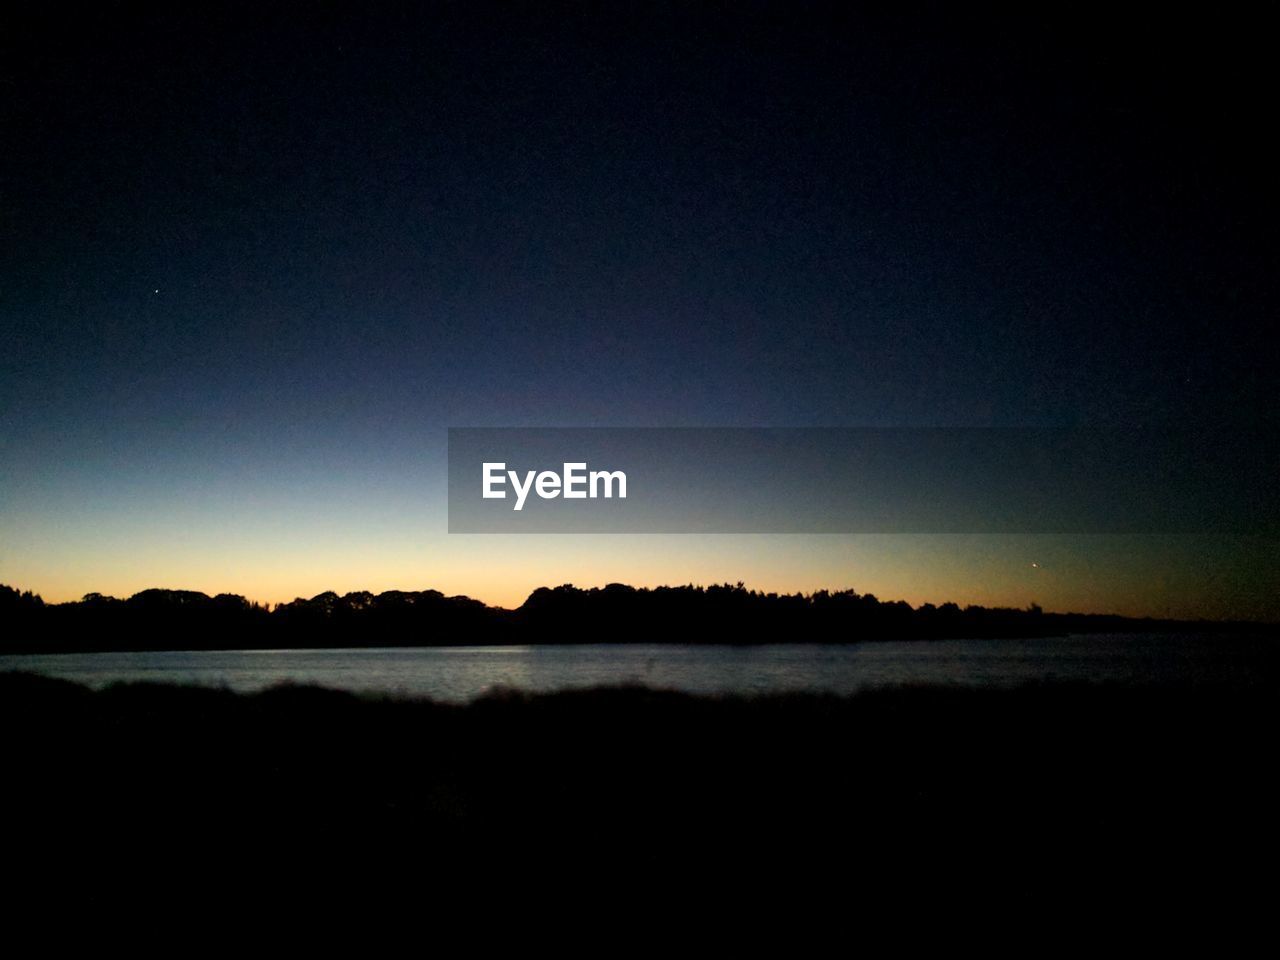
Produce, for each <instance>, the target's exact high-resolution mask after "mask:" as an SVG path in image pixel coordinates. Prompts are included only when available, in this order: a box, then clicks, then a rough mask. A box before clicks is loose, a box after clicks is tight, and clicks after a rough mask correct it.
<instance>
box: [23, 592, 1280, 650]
mask: <svg viewBox="0 0 1280 960" xmlns="http://www.w3.org/2000/svg"><path fill="white" fill-rule="evenodd" d="M1260 627H1261V628H1264V629H1269V630H1274V625H1271V626H1270V627H1267V625H1258V624H1248V623H1238V622H1237V623H1224V622H1220V621H1212V622H1205V621H1176V620H1155V619H1147V618H1144V619H1135V618H1127V617H1121V616H1116V615H1110V614H1079V613H1046V612H1045V611H1043V610H1041V609H1040V607H1039V606H1037V605H1035V604H1032V605H1031V606H1029V607H1027V608H1025V609H1015V608H1008V607H983V606H977V605H969V606H965V607H961V606H959V605H958V604H955V603H943V604H941V605H934V604H932V603H925V604H921V605H920V606H917V607H913V606H911V605H910V604H908V603H906V602H905V601H902V600H896V601H882V600H880V599H878V598H877V597H876V596H874V595H873V594H870V593H862V594H860V593H858V592H857V591H855V590H839V591H828V590H819V591H816V592H814V593H791V594H786V593H783V594H780V593H766V592H762V591H759V590H752V589H748V588H747V587H746V586H744V585H743V584H742V583H737V584H728V583H724V584H713V585H711V586H694V585H692V584H689V585H684V586H662V587H632V586H627V585H625V584H620V583H613V584H609V585H607V586H604V587H592V588H587V589H584V588H580V587H575V586H572V585H569V584H566V585H564V586H559V587H539V588H538V589H537V590H535V591H534V592H533V593H532V594H530V596H529V598H528V599H527V600H526V601H525V602H524V603H523V604H522V605H521V606H519V607H518V608H516V609H514V610H509V609H505V608H501V607H492V606H488V605H486V604H484V603H482V602H481V601H479V600H474V599H472V598H470V597H465V596H452V597H451V596H445V595H444V594H443V593H441V592H440V591H438V590H421V591H403V590H388V591H385V592H383V593H378V594H374V593H371V592H369V591H356V592H352V593H347V594H343V595H339V594H337V593H335V592H333V591H328V592H325V593H321V594H318V595H317V596H314V597H311V598H310V599H305V598H301V597H299V598H298V599H296V600H293V601H292V602H290V603H281V604H277V605H276V606H274V607H272V606H270V605H265V604H259V603H253V602H250V601H249V600H247V599H245V598H244V597H241V596H238V595H235V594H227V593H223V594H218V595H216V596H209V595H208V594H205V593H200V592H198V591H194V590H166V589H150V590H143V591H141V592H140V593H135V594H134V595H133V596H131V597H129V598H127V599H124V600H121V599H117V598H115V597H109V596H104V595H102V594H99V593H90V594H87V595H86V596H85V597H84V598H82V599H81V600H78V601H72V602H68V603H45V602H44V600H43V599H42V598H41V597H40V596H39V595H37V594H34V593H32V592H31V591H25V592H20V591H18V590H17V589H15V588H13V587H9V586H4V585H0V636H2V637H3V639H0V651H3V652H7V653H35V652H46V653H57V652H70V651H94V650H102V651H105V650H161V649H164V650H172V649H182V650H193V649H254V648H257V649H270V648H275V647H369V646H379V647H382V646H458V645H473V644H545V643H562V644H579V643H681V644H714V643H721V644H723V643H732V644H750V643H855V642H863V641H877V640H929V639H945V638H995V637H1041V636H1052V635H1063V634H1068V633H1099V632H1108V633H1109V632H1139V631H1156V630H1163V631H1188V630H1214V631H1218V632H1238V631H1245V630H1249V631H1257V630H1259V629H1260Z"/></svg>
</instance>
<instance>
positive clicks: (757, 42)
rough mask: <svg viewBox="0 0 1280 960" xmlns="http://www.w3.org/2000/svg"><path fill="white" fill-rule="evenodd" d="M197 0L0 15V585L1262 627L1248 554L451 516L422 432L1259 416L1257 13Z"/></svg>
mask: <svg viewBox="0 0 1280 960" xmlns="http://www.w3.org/2000/svg"><path fill="white" fill-rule="evenodd" d="M208 6H210V7H211V9H206V10H199V9H194V10H193V9H182V8H180V7H181V5H179V7H175V6H174V5H133V4H120V5H107V4H102V5H97V6H96V7H95V8H94V9H92V10H85V9H81V8H80V7H78V6H74V7H67V8H65V9H60V8H58V7H56V6H51V7H49V8H47V9H42V10H40V11H15V10H12V9H6V10H5V11H4V12H3V13H0V130H2V131H3V133H2V134H0V136H2V137H3V148H2V149H0V338H2V340H3V344H4V347H3V351H0V582H4V583H9V584H11V585H14V586H17V587H19V588H21V589H32V590H35V591H37V592H39V593H41V594H42V595H43V596H44V597H45V598H46V599H47V600H55V601H62V600H69V599H75V598H78V597H79V596H81V595H83V594H85V593H88V592H90V591H96V592H102V593H108V594H115V595H120V596H124V595H128V594H130V593H132V592H135V591H137V590H140V589H144V588H147V587H153V586H166V587H173V588H188V589H198V590H203V591H205V592H207V593H219V592H232V593H240V594H243V595H245V596H248V597H250V598H251V599H255V600H260V601H268V602H282V601H287V600H291V599H293V598H294V597H295V596H310V595H314V594H315V593H319V592H321V591H323V590H328V589H333V590H337V591H339V592H345V591H348V590H360V589H371V590H375V591H376V590H382V589H426V588H435V589H440V590H443V591H445V592H447V593H465V594H468V595H470V596H474V597H478V598H480V599H482V600H485V601H487V602H491V603H498V604H503V605H516V604H518V603H520V602H521V600H522V599H523V598H524V596H526V595H527V594H528V593H529V592H530V591H531V590H532V589H534V588H535V587H537V586H541V585H544V584H551V585H554V584H558V583H565V582H572V583H576V584H578V585H580V586H591V585H598V584H603V583H607V582H611V581H621V582H628V583H633V584H637V585H654V584H659V583H687V582H695V583H711V582H726V581H727V582H737V581H739V580H741V581H744V582H746V583H747V584H748V585H750V586H753V587H758V588H761V589H768V590H788V591H792V590H805V591H809V590H815V589H822V588H828V589H839V588H845V587H853V588H855V589H858V590H860V591H871V592H874V593H876V594H877V595H878V596H880V597H881V598H884V599H896V598H904V599H907V600H909V601H910V602H913V603H919V602H924V601H933V602H943V601H946V600H956V601H959V602H976V603H1000V604H1009V605H1014V606H1025V605H1026V604H1028V603H1030V602H1038V603H1040V604H1041V605H1042V606H1044V607H1045V608H1046V609H1062V610H1066V609H1072V610H1091V611H1092V610H1097V611H1102V610H1115V611H1119V612H1124V613H1132V614H1156V615H1174V616H1202V615H1203V616H1212V617H1233V616H1242V617H1264V618H1268V619H1280V600H1278V599H1277V595H1278V594H1280V591H1277V590H1276V589H1275V588H1276V586H1277V584H1280V576H1277V574H1280V548H1278V547H1277V544H1276V542H1275V540H1274V538H1269V537H1263V536H1259V537H1239V536H1237V537H1223V536H1218V537H1209V536H1201V537H1190V536H1181V537H1170V536H1165V537H1153V536H1149V537H1132V536H1131V537H1120V536H1101V535H1094V536H1076V537H1047V536H1042V537H1031V536H1003V537H997V536H968V537H965V536H927V535H913V536H906V535H900V536H891V535H883V536H857V535H840V534H829V535H805V536H800V535H769V536H765V535H707V536H696V535H684V536H674V535H673V536H665V535H662V536H660V535H631V536H612V535H611V536H600V535H594V536H593V535H582V536H572V535H558V536H536V535H524V536H519V535H512V536H496V535H484V536H477V535H472V536H468V535H460V534H448V533H447V532H446V520H447V517H446V504H445V497H444V492H445V469H446V464H445V440H446V430H447V428H448V427H459V426H1008V425H1019V426H1045V425H1071V426H1080V425H1085V426H1088V425H1091V424H1098V425H1116V424H1170V423H1172V424H1180V423H1184V422H1187V421H1196V422H1205V423H1210V424H1220V425H1221V429H1225V430H1229V429H1232V425H1233V424H1239V423H1242V422H1243V423H1248V424H1257V423H1268V424H1269V423H1273V422H1274V403H1273V399H1272V398H1273V395H1274V371H1275V369H1276V360H1277V355H1276V346H1275V344H1276V342H1277V340H1276V338H1275V337H1274V331H1273V329H1272V327H1273V322H1272V320H1273V317H1274V316H1275V310H1274V305H1275V284H1276V281H1275V269H1274V267H1275V254H1276V249H1277V245H1276V236H1275V223H1276V221H1275V214H1276V208H1277V205H1276V188H1275V182H1274V170H1275V169H1278V168H1280V164H1277V163H1276V160H1277V158H1276V157H1275V148H1274V146H1272V145H1271V143H1270V136H1269V133H1270V131H1269V129H1268V126H1269V125H1268V123H1267V119H1268V117H1269V116H1270V114H1271V112H1273V111H1272V109H1271V104H1270V102H1269V93H1270V91H1271V88H1272V86H1273V83H1272V81H1271V76H1270V71H1269V70H1268V68H1267V66H1266V64H1267V60H1266V54H1267V52H1268V51H1267V48H1266V44H1265V42H1264V40H1265V35H1266V34H1265V31H1263V30H1262V29H1261V27H1260V25H1259V24H1257V23H1250V22H1249V21H1248V20H1247V19H1235V20H1232V19H1229V18H1227V17H1225V16H1223V17H1214V18H1211V19H1208V20H1205V19H1194V18H1191V17H1190V16H1180V15H1178V14H1175V13H1171V12H1170V11H1169V10H1167V9H1165V10H1160V11H1159V17H1158V18H1157V17H1154V16H1152V17H1145V16H1139V15H1137V14H1134V15H1132V16H1131V17H1130V18H1128V19H1125V18H1124V17H1117V15H1116V14H1115V12H1114V10H1109V9H1108V8H1105V7H1097V8H1091V7H1089V6H1088V5H1083V6H1082V5H1063V6H1042V5H1037V9H1036V10H1035V11H1034V12H1023V13H1009V12H1008V11H1002V12H995V11H983V10H974V9H960V8H957V7H956V6H955V5H941V4H939V5H913V6H909V7H902V8H900V9H897V10H896V12H895V13H894V14H892V15H887V14H886V15H880V14H873V13H866V12H862V11H857V10H855V9H853V6H852V5H846V4H841V5H833V6H830V7H828V6H825V5H819V4H754V3H735V4H720V3H707V4H671V5H668V4H663V3H657V4H643V5H622V4H606V5H591V4H565V5H560V4H504V5H490V4H483V3H458V4H452V3H442V4H431V5H423V4H405V5H395V4H379V3H371V4H370V3H366V4H359V5H356V4H350V5H348V4H341V3H336V4H326V5H314V6H310V7H308V8H305V9H303V8H299V7H298V6H297V5H290V4H281V5H267V4H255V5H248V4H235V3H230V4H218V5H208ZM1033 564H1034V565H1033Z"/></svg>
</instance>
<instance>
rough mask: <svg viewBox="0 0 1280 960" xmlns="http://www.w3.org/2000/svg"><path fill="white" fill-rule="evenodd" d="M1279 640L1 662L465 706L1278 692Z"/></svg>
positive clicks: (362, 652)
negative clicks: (1042, 691) (1008, 693)
mask: <svg viewBox="0 0 1280 960" xmlns="http://www.w3.org/2000/svg"><path fill="white" fill-rule="evenodd" d="M1278 652H1280V644H1277V643H1276V642H1274V641H1271V640H1268V639H1266V638H1249V637H1239V636H1232V637H1225V636H1223V637H1216V636H1206V635H1194V636H1187V635H1174V636H1164V635H1154V634H1142V635H1132V634H1122V635H1101V634H1095V635H1088V636H1071V637H1051V638H1035V639H1025V640H1016V639H1014V640H1008V639H1006V640H935V641H927V642H883V643H860V644H840V645H820V644H785V645H784V644H774V645H764V646H694V647H684V646H673V645H658V644H655V645H635V646H632V645H627V646H623V645H605V644H602V645H585V646H521V647H466V646H458V647H428V648H405V647H393V648H380V649H340V650H217V651H194V652H190V651H172V652H160V653H155V652H151V653H75V654H54V655H41V654H29V655H13V656H0V671H3V670H26V671H32V672H36V673H41V674H45V675H48V676H53V677H61V678H64V679H68V680H74V681H76V682H79V683H84V684H87V685H89V686H91V687H95V688H100V687H103V686H106V685H108V684H111V683H117V682H135V681H155V682H164V683H182V684H200V685H204V686H214V687H226V688H229V689H232V690H236V691H241V692H250V691H255V690H262V689H264V688H267V687H270V686H273V685H276V684H280V683H298V684H316V685H320V686H325V687H333V688H337V689H344V690H352V691H360V692H379V693H391V694H402V695H412V696H426V697H431V698H433V699H436V700H446V701H453V702H465V701H468V700H472V699H474V698H475V697H477V696H480V695H483V694H485V693H487V692H490V691H492V690H494V689H496V688H502V687H510V688H516V689H520V690H529V691H539V692H545V691H554V690H562V689H566V688H571V687H590V686H599V685H613V684H629V683H642V684H645V685H647V686H651V687H660V688H667V689H674V690H682V691H686V692H690V693H746V694H752V693H773V692H795V691H816V692H825V693H838V694H848V693H855V692H857V691H860V690H867V689H874V688H883V687H892V686H898V685H901V684H944V685H960V686H978V687H992V686H1014V685H1017V684H1021V683H1025V682H1028V681H1043V680H1055V681H1064V680H1089V681H1111V682H1122V683H1212V684H1233V685H1242V684H1250V683H1260V682H1269V683H1273V682H1275V680H1276V679H1277V677H1280V670H1277V666H1278V663H1280V656H1278Z"/></svg>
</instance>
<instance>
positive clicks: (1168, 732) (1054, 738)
mask: <svg viewBox="0 0 1280 960" xmlns="http://www.w3.org/2000/svg"><path fill="white" fill-rule="evenodd" d="M1275 719H1276V698H1275V690H1274V689H1273V688H1270V687H1266V688H1238V687H1237V688H1233V689H1230V690H1226V689H1220V688H1208V689H1206V688H1196V687H1191V686H1187V687H1180V688H1150V689H1134V688H1118V687H1102V686H1080V685H1062V686H1034V687H1027V688H1023V689H1020V690H1016V691H1004V692H1001V691H973V690H942V689H906V690H900V691H891V692H879V693H868V694H862V695H859V696H856V697H853V698H835V697H820V696H776V697H767V698H759V699H747V698H699V697H693V696H686V695H681V694H674V693H663V692H654V691H650V690H646V689H604V690H594V691H587V692H573V693H561V694H555V695H543V696H522V695H515V694H511V695H503V696H493V697H489V698H486V699H482V700H480V701H477V702H475V703H473V704H471V705H469V706H463V707H458V706H444V705H439V704H433V703H430V702H421V701H416V702H415V701H397V700H392V699H378V700H374V699H368V698H359V697H356V696H354V695H348V694H344V693H339V692H333V691H326V690H319V689H314V688H300V687H296V688H287V687H286V688H277V689H274V690H271V691H268V692H265V693H262V694H258V695H253V696H242V695H236V694H231V693H227V692H221V691H214V690H204V689H194V688H181V687H167V686H153V685H133V686H118V687H114V688H109V689H107V690H104V691H102V692H98V693H93V692H90V691H89V690H87V689H85V688H83V687H79V686H76V685H73V684H70V683H66V682H63V681H55V680H48V679H43V678H39V677H34V676H30V675H22V674H4V675H0V720H3V724H4V727H3V729H4V731H5V761H4V782H5V784H6V788H5V790H4V793H3V800H2V801H0V814H2V816H3V821H2V822H3V825H4V829H5V836H6V838H7V839H6V851H5V852H6V856H5V858H4V861H3V871H4V882H5V890H4V896H5V902H6V903H8V904H10V905H12V904H14V903H17V902H40V901H43V902H45V903H48V902H56V903H59V904H62V905H66V906H69V907H75V908H77V909H79V908H82V907H89V908H92V907H94V906H99V907H107V908H111V909H116V908H118V907H122V906H128V907H130V908H143V907H146V908H150V907H154V906H169V905H172V906H186V907H190V906H191V905H193V904H197V905H210V906H212V907H214V908H217V909H226V908H238V907H243V906H245V905H247V904H251V903H254V902H262V901H263V900H268V901H269V902H270V903H272V904H273V905H288V904H293V905H311V906H315V905H327V904H334V905H344V906H352V905H356V904H362V905H364V906H368V905H370V904H374V905H388V906H391V905H400V906H404V905H413V904H417V905H419V906H421V905H422V904H424V903H428V902H429V903H439V902H441V898H442V897H459V898H464V899H467V900H470V901H473V902H475V901H480V900H484V901H488V900H492V899H494V898H496V899H497V900H499V901H501V900H505V899H518V900H521V901H528V900H530V899H538V898H544V899H552V900H557V901H560V902H565V903H568V902H572V901H573V900H574V898H575V897H581V896H583V895H589V896H595V897H599V896H602V895H605V896H614V895H616V896H625V897H628V898H634V897H642V898H648V899H647V900H645V901H644V902H649V903H651V905H652V908H653V909H655V910H662V909H665V908H664V907H663V904H671V903H675V902H683V903H688V902H690V900H689V898H694V899H695V901H696V902H703V901H704V900H705V898H708V897H717V898H719V897H728V898H730V899H732V900H734V901H735V902H737V903H739V904H740V905H742V904H747V903H750V904H768V903H775V904H776V903H781V902H783V901H784V900H785V901H787V902H791V903H797V902H799V903H813V904H816V903H826V904H833V903H834V904H843V905H844V907H846V908H847V907H849V905H850V904H854V903H860V904H866V903H869V902H892V903H897V904H899V905H904V904H905V905H910V906H911V907H912V908H913V909H916V908H920V909H923V908H925V907H927V906H929V905H932V904H942V903H965V904H971V905H984V909H998V910H1009V909H1019V910H1022V909H1033V910H1038V911H1045V910H1050V911H1057V910H1062V911H1065V912H1066V913H1074V914H1077V915H1082V914H1081V912H1082V911H1084V912H1085V913H1087V912H1090V911H1096V910H1108V909H1123V910H1125V911H1130V912H1131V911H1132V909H1135V905H1138V904H1148V905H1154V906H1158V907H1160V908H1164V909H1175V910H1176V909H1181V908H1182V907H1183V906H1186V907H1188V908H1192V907H1193V908H1194V910H1195V911H1197V912H1198V914H1200V915H1203V914H1205V913H1206V912H1211V913H1213V914H1214V915H1223V916H1226V915H1230V916H1234V917H1238V918H1239V919H1240V920H1242V921H1243V920H1246V919H1247V917H1248V916H1251V915H1254V914H1255V913H1256V911H1258V910H1262V909H1264V908H1265V909H1267V910H1269V909H1270V905H1271V903H1272V902H1273V897H1274V894H1275V892H1276V891H1275V882H1274V873H1273V872H1272V867H1273V865H1274V863H1275V855H1276V853H1277V851H1278V850H1280V847H1278V845H1277V828H1276V810H1277V809H1280V804H1278V803H1277V801H1278V800H1280V795H1278V792H1277V788H1276V784H1275V782H1274V779H1273V776H1272V774H1273V769H1274V764H1275V749H1274V742H1273V734H1274V731H1275V730H1276V728H1277V726H1276V723H1275ZM744 898H745V899H744ZM743 909H748V908H746V907H743ZM1064 915H1065V914H1064Z"/></svg>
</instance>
